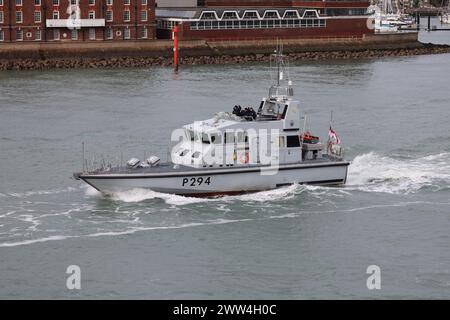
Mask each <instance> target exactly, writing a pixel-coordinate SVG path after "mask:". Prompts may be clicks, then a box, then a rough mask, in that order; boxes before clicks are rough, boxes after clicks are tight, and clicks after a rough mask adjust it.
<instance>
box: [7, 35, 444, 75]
mask: <svg viewBox="0 0 450 320" xmlns="http://www.w3.org/2000/svg"><path fill="white" fill-rule="evenodd" d="M279 42H280V43H283V45H284V52H285V53H287V54H289V55H290V56H291V57H292V58H293V59H294V60H295V59H310V60H318V59H334V58H336V59H342V58H363V57H379V56H392V55H415V54H431V53H444V52H450V47H449V46H442V45H440V46H437V45H431V44H428V45H426V44H422V43H420V42H419V41H418V36H417V33H416V32H410V33H398V34H371V35H365V36H364V37H362V38H357V37H349V38H315V39H283V40H279ZM276 44H277V40H276V39H272V40H270V39H266V40H255V39H248V40H240V41H205V40H189V41H180V56H181V57H182V58H181V61H180V63H181V64H204V63H240V62H251V61H265V59H266V57H267V55H268V54H270V53H272V52H273V50H274V48H275V46H276ZM172 45H173V44H172V41H170V40H155V41H151V42H149V41H121V42H86V43H75V42H67V43H20V44H17V43H4V44H1V45H0V70H11V69H14V70H21V69H49V68H108V67H140V66H153V65H161V66H169V65H171V64H172V54H173V53H172V52H173V49H172Z"/></svg>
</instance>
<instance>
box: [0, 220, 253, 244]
mask: <svg viewBox="0 0 450 320" xmlns="http://www.w3.org/2000/svg"><path fill="white" fill-rule="evenodd" d="M245 221H251V219H239V220H229V219H217V220H210V221H206V222H191V223H185V224H181V225H173V226H155V227H133V228H129V229H126V230H118V231H104V232H97V233H91V234H86V235H67V236H63V235H57V236H51V237H44V238H38V239H30V240H23V241H16V242H4V243H0V247H16V246H23V245H29V244H34V243H40V242H47V241H57V240H66V239H73V238H84V237H86V238H96V237H105V236H120V235H128V234H133V233H136V232H141V231H151V230H170V229H183V228H192V227H199V226H208V225H218V224H227V223H236V222H245Z"/></svg>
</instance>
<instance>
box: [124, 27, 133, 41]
mask: <svg viewBox="0 0 450 320" xmlns="http://www.w3.org/2000/svg"><path fill="white" fill-rule="evenodd" d="M123 38H124V39H130V38H131V37H130V29H129V28H125V29H124V30H123Z"/></svg>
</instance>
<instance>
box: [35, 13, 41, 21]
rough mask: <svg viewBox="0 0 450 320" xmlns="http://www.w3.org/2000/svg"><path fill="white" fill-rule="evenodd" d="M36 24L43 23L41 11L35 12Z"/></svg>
mask: <svg viewBox="0 0 450 320" xmlns="http://www.w3.org/2000/svg"><path fill="white" fill-rule="evenodd" d="M34 22H41V12H40V11H35V12H34Z"/></svg>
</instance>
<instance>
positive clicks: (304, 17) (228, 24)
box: [156, 0, 374, 40]
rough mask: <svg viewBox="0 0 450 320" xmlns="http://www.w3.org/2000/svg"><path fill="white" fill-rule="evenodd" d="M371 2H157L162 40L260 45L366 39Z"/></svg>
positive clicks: (251, 0) (369, 27)
mask: <svg viewBox="0 0 450 320" xmlns="http://www.w3.org/2000/svg"><path fill="white" fill-rule="evenodd" d="M369 5H370V0H319V1H317V0H292V1H289V0H272V1H265V0H262V1H257V0H202V1H192V0H185V1H183V0H173V1H171V0H157V7H156V20H157V37H158V38H170V37H171V35H172V34H171V30H172V28H173V26H174V25H179V30H180V31H179V32H180V34H179V36H180V38H181V39H185V40H188V39H205V40H256V39H268V38H271V39H275V38H279V39H282V38H283V39H289V38H363V37H364V35H366V34H373V33H374V28H373V22H372V21H371V20H370V19H369V16H368V14H367V13H366V11H367V7H368V6H369Z"/></svg>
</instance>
